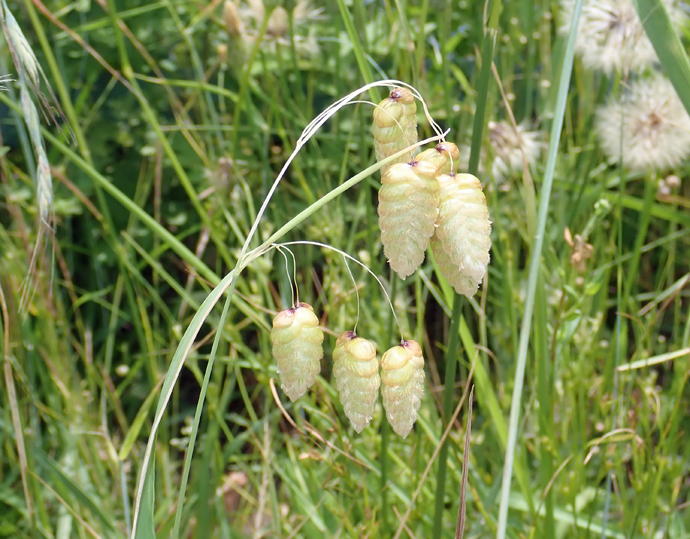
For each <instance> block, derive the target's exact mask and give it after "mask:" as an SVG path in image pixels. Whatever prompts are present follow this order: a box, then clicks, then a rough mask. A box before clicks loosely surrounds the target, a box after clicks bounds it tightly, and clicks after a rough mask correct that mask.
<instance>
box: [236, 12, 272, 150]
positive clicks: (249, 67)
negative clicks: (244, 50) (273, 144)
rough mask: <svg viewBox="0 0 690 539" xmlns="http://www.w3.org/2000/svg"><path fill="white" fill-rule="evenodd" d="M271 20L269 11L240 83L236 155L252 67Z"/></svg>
mask: <svg viewBox="0 0 690 539" xmlns="http://www.w3.org/2000/svg"><path fill="white" fill-rule="evenodd" d="M270 18H271V12H269V11H267V12H266V13H265V14H264V20H263V21H262V22H261V27H260V28H259V32H258V35H257V36H256V42H255V43H254V47H253V48H252V51H251V53H249V59H248V60H247V63H246V65H245V66H244V74H243V75H242V80H241V81H240V90H239V92H238V93H237V101H236V102H235V111H234V113H233V116H232V117H233V119H234V120H235V131H234V133H233V137H232V149H233V152H234V153H235V154H239V153H240V125H242V109H243V107H244V100H245V97H246V96H247V89H248V88H249V79H250V78H251V73H252V66H253V65H254V62H256V57H257V56H258V55H259V51H260V50H261V43H262V42H263V40H264V36H265V35H266V31H267V30H268V21H269V19H270Z"/></svg>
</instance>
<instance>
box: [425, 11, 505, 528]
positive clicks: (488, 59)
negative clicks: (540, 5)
mask: <svg viewBox="0 0 690 539" xmlns="http://www.w3.org/2000/svg"><path fill="white" fill-rule="evenodd" d="M500 9H501V2H500V0H497V1H496V2H494V4H493V6H492V9H491V13H490V17H489V24H488V27H487V29H486V32H485V34H484V42H483V43H482V67H481V71H480V72H479V80H478V82H477V96H478V97H477V102H476V114H475V116H474V124H473V126H472V146H471V149H470V162H469V166H468V170H469V173H470V174H475V175H476V174H477V172H478V170H479V157H480V155H481V145H482V138H483V134H484V125H485V123H486V121H485V115H486V109H487V101H488V94H489V92H488V90H489V82H490V80H491V66H492V64H493V55H494V46H495V43H496V28H498V15H499V13H500ZM462 299H463V298H462V296H460V295H459V294H455V298H454V300H453V312H452V314H451V320H450V335H449V338H448V350H447V352H446V358H445V360H446V361H445V366H446V374H445V387H444V394H443V419H444V428H445V425H446V424H447V421H448V420H449V419H450V414H451V413H452V411H453V389H454V386H455V375H456V372H457V362H458V357H459V350H458V338H459V335H460V321H461V320H462V303H463V301H462ZM448 448H449V445H448V443H447V442H444V444H443V447H442V448H441V451H440V452H439V455H438V470H437V472H436V507H435V511H434V527H433V533H432V537H433V538H434V539H439V538H440V537H441V532H442V530H443V509H444V503H443V499H444V495H445V488H446V471H447V466H448Z"/></svg>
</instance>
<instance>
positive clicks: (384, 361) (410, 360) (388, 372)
mask: <svg viewBox="0 0 690 539" xmlns="http://www.w3.org/2000/svg"><path fill="white" fill-rule="evenodd" d="M381 395H382V397H383V407H384V409H385V410H386V417H387V418H388V422H389V423H390V424H391V426H392V427H393V430H394V431H395V432H397V433H398V434H399V435H400V436H402V437H403V438H406V437H407V435H408V434H409V433H410V431H411V430H412V427H413V425H414V424H415V421H417V412H418V411H419V406H420V405H421V403H422V397H423V396H424V358H423V357H422V347H421V346H419V344H418V343H417V342H415V341H403V342H402V343H400V345H398V346H394V347H393V348H391V349H390V350H388V351H387V352H386V353H385V354H383V357H381Z"/></svg>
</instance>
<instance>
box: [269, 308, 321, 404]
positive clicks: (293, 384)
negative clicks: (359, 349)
mask: <svg viewBox="0 0 690 539" xmlns="http://www.w3.org/2000/svg"><path fill="white" fill-rule="evenodd" d="M271 343H272V344H273V357H274V358H275V359H276V361H277V362H278V373H279V374H280V382H281V387H282V388H283V391H285V394H286V395H287V396H288V397H289V398H290V400H291V401H293V402H294V401H295V400H297V399H298V398H300V397H301V396H302V395H304V394H305V393H306V391H307V389H309V388H310V387H311V386H312V385H313V384H314V382H315V381H316V375H317V374H319V371H320V370H321V358H322V357H323V347H322V343H323V331H321V329H320V328H319V319H318V318H317V317H316V315H315V314H314V309H313V308H312V307H311V305H309V304H307V303H299V304H297V305H296V306H295V307H291V308H290V309H285V310H284V311H281V312H279V313H278V314H277V315H276V317H275V318H274V319H273V329H272V330H271Z"/></svg>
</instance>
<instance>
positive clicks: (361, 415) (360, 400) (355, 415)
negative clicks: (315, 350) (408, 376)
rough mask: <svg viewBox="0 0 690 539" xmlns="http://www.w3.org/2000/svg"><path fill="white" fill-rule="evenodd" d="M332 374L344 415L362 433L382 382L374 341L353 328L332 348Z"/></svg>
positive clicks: (372, 411) (371, 415) (369, 419)
mask: <svg viewBox="0 0 690 539" xmlns="http://www.w3.org/2000/svg"><path fill="white" fill-rule="evenodd" d="M333 376H334V377H335V387H336V389H337V390H338V394H339V395H340V402H342V403H343V409H344V410H345V415H346V416H347V417H348V419H349V420H350V423H352V426H353V427H354V429H355V430H356V431H357V432H362V430H363V429H364V427H366V426H367V425H368V424H369V421H371V418H372V417H373V415H374V408H375V406H376V401H377V399H378V396H379V386H380V385H381V378H380V377H379V361H378V358H377V357H376V347H375V346H374V344H373V343H372V342H371V341H368V340H367V339H363V338H362V337H357V335H356V334H355V333H354V331H346V332H345V333H343V334H342V335H340V337H338V340H337V341H336V343H335V348H334V349H333Z"/></svg>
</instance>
